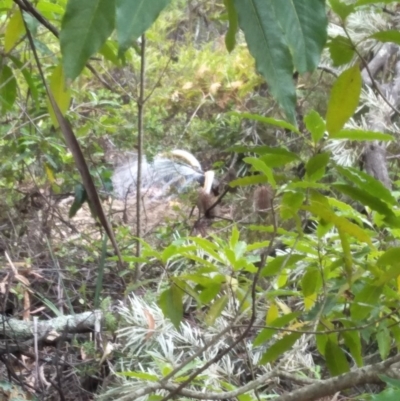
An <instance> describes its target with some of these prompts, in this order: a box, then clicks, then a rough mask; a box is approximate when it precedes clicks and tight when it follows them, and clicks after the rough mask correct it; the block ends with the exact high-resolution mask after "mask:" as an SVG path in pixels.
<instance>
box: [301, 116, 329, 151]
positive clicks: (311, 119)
mask: <svg viewBox="0 0 400 401" xmlns="http://www.w3.org/2000/svg"><path fill="white" fill-rule="evenodd" d="M304 123H305V124H306V128H307V129H308V131H309V132H310V133H311V137H312V139H313V141H314V143H315V144H317V143H318V142H319V141H320V140H321V139H322V138H323V136H324V133H325V131H326V124H325V121H324V120H323V119H322V117H321V116H320V115H319V114H318V113H317V112H316V111H315V110H311V111H310V112H309V113H308V114H307V115H306V116H305V117H304Z"/></svg>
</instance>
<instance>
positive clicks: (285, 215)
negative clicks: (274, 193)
mask: <svg viewBox="0 0 400 401" xmlns="http://www.w3.org/2000/svg"><path fill="white" fill-rule="evenodd" d="M304 197H305V194H304V193H303V192H296V191H286V192H285V193H284V194H283V196H282V201H281V209H280V214H281V217H282V219H283V220H287V219H289V218H291V217H293V216H295V215H297V213H298V211H299V209H300V207H301V205H302V204H303V201H304Z"/></svg>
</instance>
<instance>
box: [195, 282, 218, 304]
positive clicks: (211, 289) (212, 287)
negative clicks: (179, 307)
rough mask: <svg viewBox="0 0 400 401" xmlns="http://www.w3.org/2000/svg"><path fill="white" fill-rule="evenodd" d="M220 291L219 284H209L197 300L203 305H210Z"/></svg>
mask: <svg viewBox="0 0 400 401" xmlns="http://www.w3.org/2000/svg"><path fill="white" fill-rule="evenodd" d="M220 291H221V283H210V284H209V285H208V286H207V287H206V288H204V290H202V291H201V292H200V295H199V299H200V301H201V302H203V303H204V304H208V303H210V302H211V301H212V300H213V299H215V297H216V296H217V295H218V294H219V292H220Z"/></svg>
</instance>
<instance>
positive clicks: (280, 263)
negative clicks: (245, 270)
mask: <svg viewBox="0 0 400 401" xmlns="http://www.w3.org/2000/svg"><path fill="white" fill-rule="evenodd" d="M304 258H305V255H297V254H293V255H282V256H277V257H276V258H275V259H273V260H272V261H271V262H268V263H267V265H266V266H265V267H264V268H263V269H262V270H261V276H262V277H268V276H273V275H275V274H278V273H280V271H281V270H282V269H283V268H287V267H291V266H293V265H294V264H295V263H297V262H299V261H300V260H303V259H304Z"/></svg>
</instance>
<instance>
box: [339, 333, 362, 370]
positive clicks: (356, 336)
mask: <svg viewBox="0 0 400 401" xmlns="http://www.w3.org/2000/svg"><path fill="white" fill-rule="evenodd" d="M342 336H343V339H344V343H345V345H346V347H347V348H348V349H349V351H350V354H351V356H352V357H353V358H354V360H355V361H356V364H357V366H358V367H359V368H360V367H361V366H363V365H364V363H363V359H362V347H361V339H360V333H359V332H358V331H355V330H349V331H344V332H343V333H342Z"/></svg>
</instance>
